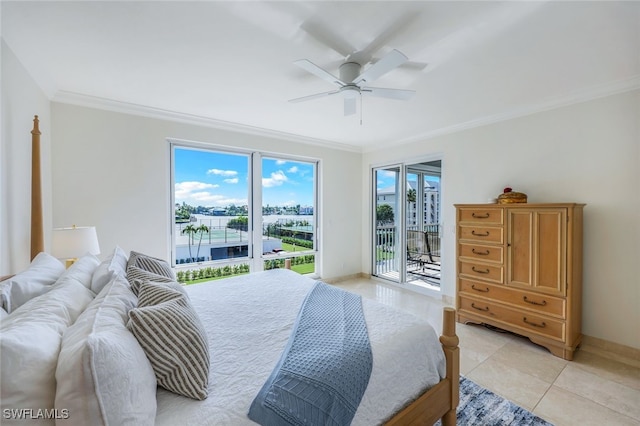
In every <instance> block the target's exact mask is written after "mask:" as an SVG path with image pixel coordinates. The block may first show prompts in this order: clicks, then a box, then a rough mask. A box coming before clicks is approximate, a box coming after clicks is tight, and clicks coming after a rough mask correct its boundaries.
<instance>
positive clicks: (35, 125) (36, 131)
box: [31, 115, 42, 135]
mask: <svg viewBox="0 0 640 426" xmlns="http://www.w3.org/2000/svg"><path fill="white" fill-rule="evenodd" d="M39 125H40V120H38V116H37V115H34V116H33V130H32V131H31V134H32V135H41V134H42V133H40V127H39Z"/></svg>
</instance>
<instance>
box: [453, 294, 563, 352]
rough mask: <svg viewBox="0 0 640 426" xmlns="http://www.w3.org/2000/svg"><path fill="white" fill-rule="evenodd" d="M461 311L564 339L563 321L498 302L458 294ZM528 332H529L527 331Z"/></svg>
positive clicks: (496, 322)
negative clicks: (522, 310) (518, 309)
mask: <svg viewBox="0 0 640 426" xmlns="http://www.w3.org/2000/svg"><path fill="white" fill-rule="evenodd" d="M459 306H460V308H459V309H460V310H461V311H466V312H468V313H470V314H473V315H475V316H480V317H483V318H486V319H487V321H488V322H489V323H490V324H493V325H496V326H498V327H499V326H500V323H503V324H505V325H510V326H512V327H517V328H519V329H522V330H526V331H527V332H531V333H535V334H538V335H540V336H544V337H550V338H552V339H557V340H561V341H564V339H565V323H564V321H560V320H555V319H553V318H550V317H546V316H542V315H537V314H533V313H529V312H521V311H517V310H515V309H510V308H508V307H506V306H503V305H501V304H499V303H494V302H488V301H485V300H478V299H473V298H467V297H465V296H463V295H460V296H459ZM529 334H530V333H529Z"/></svg>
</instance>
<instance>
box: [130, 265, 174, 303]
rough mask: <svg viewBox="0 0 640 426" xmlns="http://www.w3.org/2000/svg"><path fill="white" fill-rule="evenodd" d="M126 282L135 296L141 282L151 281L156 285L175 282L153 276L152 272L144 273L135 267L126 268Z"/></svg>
mask: <svg viewBox="0 0 640 426" xmlns="http://www.w3.org/2000/svg"><path fill="white" fill-rule="evenodd" d="M127 281H129V285H130V286H131V291H132V292H133V294H135V295H136V296H137V295H138V290H139V288H140V283H141V282H144V281H152V282H156V283H170V282H174V281H175V280H173V279H171V278H168V277H166V276H164V275H158V274H154V273H153V272H149V271H146V270H144V269H141V268H138V267H137V266H130V267H129V268H127Z"/></svg>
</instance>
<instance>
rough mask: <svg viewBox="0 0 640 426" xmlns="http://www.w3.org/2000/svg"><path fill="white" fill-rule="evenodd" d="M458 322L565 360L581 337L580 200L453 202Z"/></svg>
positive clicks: (581, 206)
mask: <svg viewBox="0 0 640 426" xmlns="http://www.w3.org/2000/svg"><path fill="white" fill-rule="evenodd" d="M455 207H456V217H457V221H456V222H457V226H456V229H457V294H456V305H457V309H458V321H459V322H462V323H466V322H474V323H485V324H489V325H492V326H495V327H498V328H501V329H504V330H509V331H511V332H514V333H517V334H520V335H523V336H526V337H528V338H529V339H530V340H531V341H532V342H534V343H537V344H539V345H542V346H544V347H546V348H547V349H549V351H551V353H553V354H554V355H556V356H559V357H562V358H564V359H567V360H571V359H573V353H574V351H575V350H576V347H577V346H578V345H579V344H580V341H581V339H582V333H581V317H582V303H581V300H582V210H583V207H584V204H575V203H566V204H565V203H558V204H528V203H514V204H456V206H455Z"/></svg>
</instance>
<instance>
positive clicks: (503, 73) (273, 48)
mask: <svg viewBox="0 0 640 426" xmlns="http://www.w3.org/2000/svg"><path fill="white" fill-rule="evenodd" d="M1 7H2V9H1V12H2V27H1V29H2V37H3V38H4V40H5V41H6V43H7V45H8V46H9V47H10V48H11V50H12V51H13V52H14V53H15V55H16V56H17V57H18V59H19V60H20V61H21V62H22V64H23V65H24V66H25V67H26V69H27V70H28V71H29V73H30V74H31V75H32V77H33V78H34V79H35V80H36V82H37V83H38V84H39V85H40V86H41V87H42V88H43V90H44V91H45V93H46V94H47V96H49V97H50V98H51V99H52V100H57V101H61V102H71V103H80V104H83V103H84V104H91V105H96V106H100V105H102V106H104V107H108V108H116V109H118V108H120V109H123V110H130V111H132V110H135V111H138V112H139V113H144V114H159V115H163V114H164V113H169V115H173V116H174V117H180V118H182V119H193V120H199V121H201V122H202V123H206V124H209V125H214V126H219V127H223V128H232V129H239V130H241V131H247V132H252V133H264V134H269V135H276V136H279V137H283V138H285V139H288V140H294V141H295V140H299V141H303V142H305V141H306V142H312V143H322V144H327V145H330V146H337V147H342V148H345V149H349V150H358V151H359V150H365V151H366V150H371V149H375V148H377V147H380V146H385V145H389V144H394V143H403V142H407V141H413V140H420V139H422V138H426V137H429V136H433V135H437V134H442V133H446V132H449V131H453V130H457V129H462V128H466V127H471V126H474V125H478V124H483V123H489V122H494V121H498V120H501V119H506V118H511V117H515V116H520V115H523V114H527V113H531V112H535V111H540V110H544V109H548V108H553V107H555V106H558V105H564V104H567V103H570V102H576V101H580V100H584V99H589V98H593V97H597V96H602V95H606V94H609V93H615V92H620V91H624V90H630V89H633V88H638V87H640V3H639V2H629V1H627V2H612V1H607V2H596V1H590V2H577V1H571V2H557V1H552V2H543V1H537V2H525V1H509V2H493V1H470V2H459V1H451V2H445V1H440V2H431V1H414V2H400V1H388V2H383V1H371V2H369V1H354V2H346V1H340V2H337V1H322V2H308V1H285V2H274V1H262V2H245V1H226V2H223V1H216V2H182V1H173V2H167V1H161V2H151V1H138V2H118V1H113V2H94V1H84V2H56V1H45V2H23V1H20V2H18V1H16V2H12V1H2V3H1ZM391 49H398V50H400V51H401V52H403V53H404V54H405V55H407V56H408V57H409V60H410V61H411V63H410V64H408V65H409V66H404V67H401V68H397V69H395V70H393V71H391V72H389V73H388V74H386V75H384V76H383V77H381V78H380V79H378V80H377V81H376V82H375V84H373V85H374V86H376V87H390V88H399V89H410V90H415V91H416V92H417V94H416V95H415V96H414V97H413V98H412V99H411V100H409V101H396V100H390V99H380V98H371V97H365V98H363V100H362V103H363V109H362V124H361V123H360V111H358V114H356V115H354V116H349V117H344V116H343V107H342V100H341V99H340V98H338V97H326V98H322V99H316V100H313V101H309V102H304V103H296V104H293V103H289V102H287V100H288V99H292V98H297V97H301V96H305V95H310V94H314V93H318V92H324V91H328V90H331V89H332V88H333V86H331V85H330V84H329V83H327V82H325V81H323V80H320V79H319V78H317V77H315V76H313V75H311V74H308V73H306V72H305V71H303V70H301V69H300V68H298V67H296V66H295V65H293V61H295V60H297V59H301V58H306V59H309V60H310V61H312V62H314V63H316V64H317V65H319V66H321V67H323V68H326V69H327V70H328V71H329V72H331V73H333V74H336V75H337V74H338V66H339V64H340V63H341V61H342V60H343V59H344V56H345V55H346V54H348V53H351V52H353V51H362V50H365V51H366V52H370V53H372V55H373V58H374V59H375V58H380V57H381V56H383V55H384V54H386V53H387V52H389V51H390V50H391ZM425 64H426V66H425ZM358 108H359V107H358Z"/></svg>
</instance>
